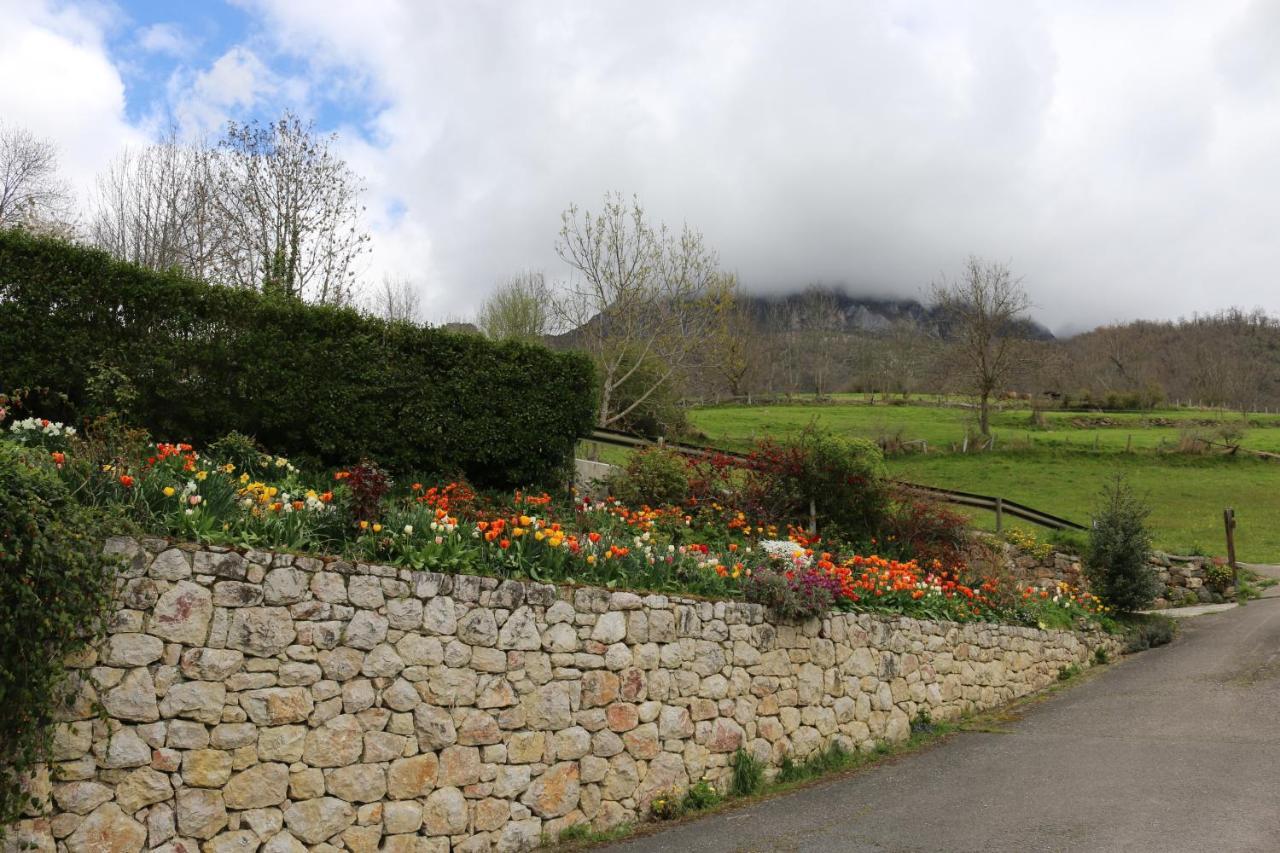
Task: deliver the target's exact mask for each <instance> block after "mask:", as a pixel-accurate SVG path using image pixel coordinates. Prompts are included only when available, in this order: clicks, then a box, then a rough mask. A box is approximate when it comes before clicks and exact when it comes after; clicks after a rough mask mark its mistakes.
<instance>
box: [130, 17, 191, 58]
mask: <svg viewBox="0 0 1280 853" xmlns="http://www.w3.org/2000/svg"><path fill="white" fill-rule="evenodd" d="M138 47H140V48H141V49H142V50H144V51H146V52H147V53H158V54H162V55H164V56H173V57H181V56H184V55H186V54H187V53H189V52H190V51H191V48H192V45H191V40H190V39H188V38H187V37H186V35H185V34H183V32H182V30H181V29H180V28H179V27H178V26H177V25H176V24H167V23H166V24H152V25H151V26H149V27H143V28H142V30H141V31H140V32H139V33H138Z"/></svg>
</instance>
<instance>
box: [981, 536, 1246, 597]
mask: <svg viewBox="0 0 1280 853" xmlns="http://www.w3.org/2000/svg"><path fill="white" fill-rule="evenodd" d="M1004 547H1005V549H1006V550H1005V555H1006V556H1005V559H1006V561H1007V563H1008V564H1009V566H1010V567H1011V568H1012V569H1013V570H1014V572H1015V573H1016V575H1017V576H1018V578H1019V580H1020V581H1021V582H1022V583H1026V584H1029V585H1031V586H1034V587H1036V588H1037V589H1047V588H1050V587H1053V586H1055V585H1056V584H1057V583H1058V582H1059V581H1065V582H1066V583H1069V584H1071V585H1072V586H1074V587H1077V588H1078V589H1083V590H1087V589H1088V588H1089V582H1088V579H1087V578H1085V576H1084V570H1083V568H1082V566H1081V564H1080V558H1079V557H1078V556H1076V555H1074V554H1064V553H1060V552H1056V551H1055V552H1054V553H1052V554H1050V555H1048V556H1047V557H1045V558H1043V559H1040V558H1038V557H1036V556H1034V555H1031V554H1026V553H1023V552H1021V551H1018V550H1017V549H1015V548H1014V547H1013V546H1011V545H1006V546H1004ZM1211 560H1212V558H1211V557H1180V556H1177V555H1174V554H1165V553H1163V552H1161V551H1157V552H1155V553H1154V554H1152V556H1151V567H1152V569H1153V570H1154V571H1155V573H1156V576H1157V577H1158V578H1159V579H1160V583H1161V584H1162V586H1163V587H1164V588H1163V590H1162V591H1161V593H1160V595H1159V596H1158V597H1157V598H1156V600H1155V605H1154V606H1155V607H1157V608H1163V607H1176V606H1178V605H1180V604H1199V603H1204V602H1211V601H1214V600H1217V601H1221V600H1223V597H1224V596H1226V597H1230V596H1231V595H1234V592H1235V591H1234V590H1233V589H1230V588H1228V589H1225V590H1215V589H1212V588H1210V587H1209V586H1208V585H1207V584H1206V581H1205V574H1206V573H1205V568H1206V566H1208V565H1209V563H1210V562H1211Z"/></svg>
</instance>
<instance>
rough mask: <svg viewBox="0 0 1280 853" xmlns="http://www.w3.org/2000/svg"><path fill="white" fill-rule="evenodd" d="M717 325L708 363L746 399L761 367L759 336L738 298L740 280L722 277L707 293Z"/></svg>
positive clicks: (709, 339)
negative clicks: (757, 369)
mask: <svg viewBox="0 0 1280 853" xmlns="http://www.w3.org/2000/svg"><path fill="white" fill-rule="evenodd" d="M708 301H709V303H710V306H711V310H712V311H713V312H714V322H713V324H712V327H711V330H710V334H709V335H708V337H707V347H706V352H705V356H706V362H707V364H708V366H709V367H711V369H712V370H714V371H715V372H716V373H718V374H719V375H720V378H721V379H723V380H724V383H725V385H726V386H727V387H728V389H729V396H731V397H733V398H735V399H736V398H738V397H742V396H743V395H744V394H745V395H746V396H747V402H748V403H750V399H751V397H750V388H749V387H748V381H749V379H750V378H751V375H752V374H753V373H754V372H755V370H756V368H757V367H758V365H759V359H758V353H759V346H758V343H757V341H758V336H757V335H756V334H755V328H754V326H755V324H754V321H753V319H754V318H752V316H751V312H750V310H749V307H748V306H747V304H746V302H744V301H743V300H742V299H740V298H739V297H738V278H737V276H734V275H723V276H721V277H720V278H719V280H718V281H716V282H715V284H713V285H712V287H711V291H710V293H709V294H708Z"/></svg>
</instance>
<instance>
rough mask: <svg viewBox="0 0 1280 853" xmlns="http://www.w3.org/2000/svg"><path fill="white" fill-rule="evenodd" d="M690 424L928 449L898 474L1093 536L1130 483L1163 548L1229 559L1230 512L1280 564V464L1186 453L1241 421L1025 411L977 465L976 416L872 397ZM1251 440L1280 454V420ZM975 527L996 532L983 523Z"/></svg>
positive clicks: (748, 410) (729, 414)
mask: <svg viewBox="0 0 1280 853" xmlns="http://www.w3.org/2000/svg"><path fill="white" fill-rule="evenodd" d="M1015 405H1016V404H1015ZM689 417H690V422H691V424H692V428H693V430H694V433H695V435H696V437H697V438H696V440H697V441H699V442H700V443H708V444H713V445H716V446H719V447H723V448H726V449H734V450H740V449H745V448H747V447H749V446H750V445H751V443H752V442H753V441H754V440H755V439H757V438H763V437H765V436H774V437H782V436H785V435H787V434H788V433H792V432H795V431H798V430H801V429H804V427H805V426H806V425H808V424H809V423H817V424H819V425H821V426H824V427H827V428H829V429H831V430H834V431H836V432H839V433H842V434H845V435H851V436H860V437H863V438H869V439H873V440H882V439H886V438H888V439H891V440H893V441H897V442H904V443H910V442H920V441H923V442H927V443H928V448H929V452H927V453H924V452H919V448H920V447H921V445H918V444H915V445H911V444H909V445H908V446H909V447H911V448H913V451H912V452H903V453H892V454H890V455H889V457H888V465H889V470H890V473H891V474H892V475H893V476H894V477H896V478H898V479H902V480H907V481H910V482H917V483H923V484H927V485H934V486H942V487H946V488H951V489H962V490H965V491H970V492H978V493H981V494H987V495H992V496H997V495H998V496H1001V497H1005V498H1008V499H1010V500H1015V501H1018V502H1020V503H1024V504H1028V505H1030V506H1033V507H1036V508H1037V509H1041V510H1044V511H1046V512H1049V513H1053V514H1055V515H1058V516H1062V517H1065V518H1069V519H1072V520H1073V521H1077V522H1079V523H1081V524H1088V522H1089V519H1090V516H1091V511H1092V508H1093V507H1094V505H1095V504H1096V501H1097V497H1098V493H1099V491H1100V490H1101V489H1102V487H1103V485H1104V484H1105V483H1106V482H1107V480H1108V479H1109V478H1111V477H1114V476H1115V475H1116V474H1117V473H1123V474H1124V475H1125V476H1126V477H1127V478H1128V480H1129V481H1130V483H1132V484H1133V486H1134V487H1135V488H1136V489H1137V490H1138V491H1139V492H1140V493H1142V494H1144V495H1145V496H1146V497H1147V499H1148V501H1149V502H1150V504H1151V507H1152V515H1151V524H1152V528H1153V530H1154V533H1155V538H1156V544H1157V546H1158V547H1161V548H1164V549H1166V550H1169V551H1173V552H1175V553H1204V554H1222V553H1225V543H1224V534H1223V525H1222V510H1223V509H1224V508H1225V507H1233V508H1234V509H1235V510H1236V517H1237V522H1238V527H1237V531H1236V534H1237V536H1236V542H1237V554H1238V556H1239V558H1240V559H1241V560H1244V561H1248V562H1275V563H1280V460H1267V459H1261V458H1257V457H1253V456H1247V455H1245V454H1239V455H1236V456H1225V455H1222V454H1221V452H1220V451H1218V450H1215V451H1214V452H1211V453H1204V452H1200V453H1194V452H1186V448H1187V447H1188V446H1190V445H1191V443H1190V442H1189V441H1188V438H1189V437H1190V436H1192V435H1198V436H1203V437H1205V438H1210V439H1212V440H1215V441H1216V440H1220V439H1219V437H1218V436H1219V433H1220V431H1221V428H1222V427H1226V428H1228V430H1229V431H1232V430H1239V429H1240V428H1241V427H1242V421H1241V418H1240V415H1239V414H1234V413H1230V412H1222V411H1213V410H1202V409H1173V410H1162V411H1156V412H1143V413H1106V414H1100V413H1096V412H1095V413H1086V412H1062V411H1050V412H1045V413H1044V415H1043V421H1042V422H1041V423H1039V424H1035V423H1033V422H1032V417H1031V412H1030V410H1029V409H1028V408H1027V407H1026V405H1025V404H1022V405H1021V406H1017V407H1010V408H1007V409H1004V410H1001V411H999V412H997V413H995V414H994V415H993V418H992V431H993V433H994V434H995V449H994V450H989V451H988V450H983V451H975V450H973V448H972V446H971V447H970V452H968V453H964V452H961V449H962V448H963V447H964V439H965V436H966V434H967V433H972V432H973V423H974V417H973V412H972V410H971V409H968V408H965V407H962V406H956V405H947V406H939V405H928V404H925V403H911V404H907V405H893V404H888V405H887V404H884V403H883V402H877V404H875V405H869V404H868V403H867V402H866V398H865V397H861V396H855V395H846V396H844V397H842V398H837V399H836V400H834V401H832V402H825V403H815V402H801V403H794V404H771V405H760V406H743V405H722V406H707V407H702V408H697V409H693V410H691V411H690V413H689ZM1239 440H1240V443H1241V446H1242V447H1244V448H1249V449H1253V450H1263V451H1270V452H1277V453H1280V417H1278V416H1275V415H1269V414H1263V415H1254V416H1251V418H1250V421H1249V424H1248V426H1247V428H1245V429H1244V433H1243V437H1242V439H1239ZM601 458H602V459H603V460H604V461H613V462H618V461H621V460H623V459H625V451H621V450H618V449H616V448H608V449H605V450H604V452H603V454H602V456H601ZM974 521H975V523H977V524H979V525H982V526H987V527H990V526H991V525H992V523H993V519H992V517H991V516H990V514H989V513H983V512H981V511H979V512H976V513H975V517H974ZM1041 535H1047V532H1046V531H1041Z"/></svg>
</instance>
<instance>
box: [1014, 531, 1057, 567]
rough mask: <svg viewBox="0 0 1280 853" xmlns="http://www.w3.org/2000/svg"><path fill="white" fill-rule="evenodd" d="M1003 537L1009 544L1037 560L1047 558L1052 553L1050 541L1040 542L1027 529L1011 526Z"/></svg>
mask: <svg viewBox="0 0 1280 853" xmlns="http://www.w3.org/2000/svg"><path fill="white" fill-rule="evenodd" d="M1004 538H1005V541H1006V542H1008V543H1009V544H1010V545H1012V546H1013V547H1015V548H1017V549H1018V550H1019V551H1021V552H1023V553H1024V554H1028V555H1030V556H1032V557H1035V558H1036V559H1037V560H1045V559H1048V557H1049V555H1050V554H1052V553H1053V543H1052V542H1041V541H1040V540H1039V539H1037V538H1036V535H1035V534H1034V533H1032V532H1031V531H1029V530H1019V529H1018V528H1016V527H1011V528H1009V530H1008V531H1007V532H1006V533H1005V535H1004Z"/></svg>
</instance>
